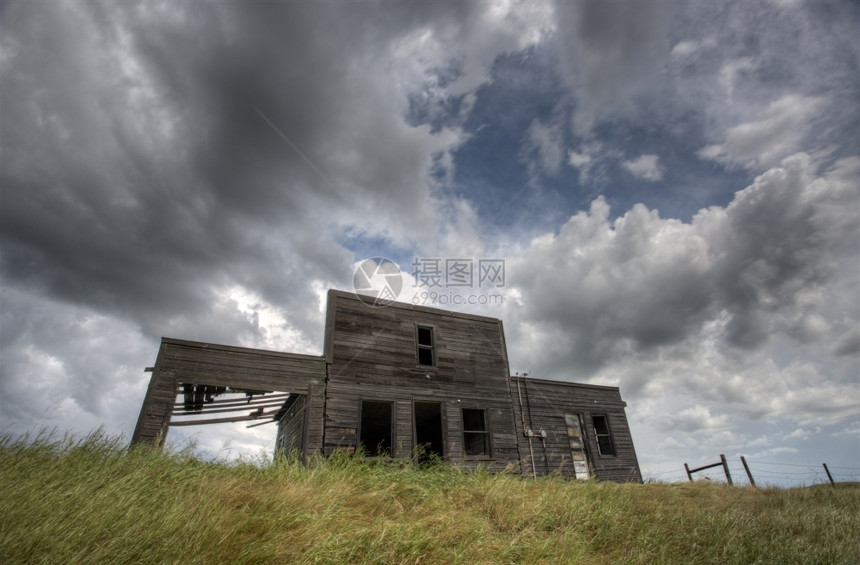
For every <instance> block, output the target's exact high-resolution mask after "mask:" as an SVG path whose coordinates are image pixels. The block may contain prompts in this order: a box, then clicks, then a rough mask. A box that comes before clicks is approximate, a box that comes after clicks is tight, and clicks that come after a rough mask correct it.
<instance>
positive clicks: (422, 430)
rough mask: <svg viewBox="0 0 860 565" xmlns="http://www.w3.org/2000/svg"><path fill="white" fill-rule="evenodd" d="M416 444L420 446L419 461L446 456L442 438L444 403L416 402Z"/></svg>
mask: <svg viewBox="0 0 860 565" xmlns="http://www.w3.org/2000/svg"><path fill="white" fill-rule="evenodd" d="M415 445H416V446H417V447H418V462H419V463H423V462H425V461H427V460H429V459H431V458H432V457H434V456H435V457H439V458H441V457H444V455H445V448H444V445H445V444H444V441H443V440H442V405H441V404H440V403H439V402H416V403H415Z"/></svg>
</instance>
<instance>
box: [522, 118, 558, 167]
mask: <svg viewBox="0 0 860 565" xmlns="http://www.w3.org/2000/svg"><path fill="white" fill-rule="evenodd" d="M526 136H527V137H526V141H525V147H524V152H525V154H526V161H527V166H528V170H529V175H530V176H531V177H532V178H536V177H537V176H539V175H548V176H555V175H557V174H558V172H559V170H560V169H561V165H562V162H563V160H564V144H563V138H562V131H561V126H560V124H546V123H543V122H541V121H539V120H533V121H532V123H531V125H530V126H529V129H528V132H527V134H526Z"/></svg>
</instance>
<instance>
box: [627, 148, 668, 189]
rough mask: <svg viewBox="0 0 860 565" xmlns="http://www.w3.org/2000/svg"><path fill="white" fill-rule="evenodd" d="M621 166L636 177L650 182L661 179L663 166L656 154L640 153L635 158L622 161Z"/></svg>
mask: <svg viewBox="0 0 860 565" xmlns="http://www.w3.org/2000/svg"><path fill="white" fill-rule="evenodd" d="M621 166H622V167H624V168H625V169H627V171H628V172H630V174H631V175H633V176H634V177H636V178H638V179H642V180H647V181H650V182H655V181H658V180H662V179H663V167H662V166H661V165H660V157H658V156H657V155H640V156H639V157H637V158H636V159H632V160H630V161H623V162H622V163H621Z"/></svg>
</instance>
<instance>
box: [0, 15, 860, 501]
mask: <svg viewBox="0 0 860 565" xmlns="http://www.w3.org/2000/svg"><path fill="white" fill-rule="evenodd" d="M857 29H860V5H858V4H857V3H856V2H850V1H845V2H841V1H827V0H820V1H809V2H800V1H762V2H730V1H720V2H702V1H690V2H684V1H680V0H679V1H673V2H654V3H650V2H638V1H637V2H626V1H618V2H581V3H579V2H555V3H553V2H541V1H534V2H474V3H460V2H438V3H436V2H378V1H366V2H339V1H333V2H277V1H275V2H253V3H248V2H229V1H228V2H212V3H209V2H175V3H174V2H171V3H165V2H137V1H128V2H100V1H96V0H92V1H86V2H61V1H50V2H23V1H14V0H13V1H5V2H3V3H2V4H0V309H2V310H1V311H2V321H1V322H0V324H2V325H0V359H2V363H0V433H12V434H21V433H26V432H27V431H31V430H38V429H42V428H49V429H57V430H58V431H59V432H60V433H65V432H73V433H87V432H89V431H91V430H93V429H95V428H98V427H99V426H102V427H103V428H104V430H105V431H106V432H107V433H109V434H122V435H124V436H125V437H127V438H128V437H130V435H131V433H132V431H133V429H134V425H135V422H136V420H137V416H138V413H139V410H140V405H141V403H142V401H143V396H144V392H145V389H146V385H147V383H148V378H149V374H147V373H144V371H143V369H144V368H145V367H147V366H151V365H153V364H154V362H155V356H156V353H157V350H158V344H159V340H160V338H161V337H162V336H168V337H174V338H180V339H188V340H198V341H206V342H213V343H224V344H233V345H243V346H248V347H258V348H264V349H272V350H279V351H290V352H297V353H309V354H321V352H322V345H323V324H324V311H325V294H326V290H327V289H329V288H337V289H342V290H348V291H349V290H352V289H353V280H354V279H353V276H354V273H355V271H356V267H357V266H359V265H360V264H361V262H362V261H363V260H364V259H367V258H372V257H383V258H387V259H389V260H390V261H392V262H394V263H395V264H397V265H398V266H399V268H400V270H401V272H402V273H403V275H402V277H403V288H402V294H400V296H399V299H400V300H403V301H406V302H417V303H422V304H425V305H428V306H437V307H441V308H446V309H453V310H458V311H464V312H474V313H479V314H483V315H487V316H492V317H494V318H499V319H501V320H503V323H504V327H505V332H506V341H507V348H508V355H509V358H510V363H511V371H512V373H520V374H522V373H528V374H529V375H530V376H532V377H537V378H544V379H556V380H568V381H576V382H587V383H597V384H605V385H613V386H618V387H620V389H621V394H622V396H623V398H624V399H625V400H626V401H627V403H628V407H627V415H628V419H629V422H630V426H631V430H632V434H633V439H634V442H635V445H636V450H637V455H638V457H639V461H640V464H641V466H642V470H643V473H644V475H645V476H646V478H650V479H655V480H667V481H672V480H679V479H683V478H685V475H684V472H683V464H684V463H685V462H687V463H689V464H690V466H691V467H695V466H698V465H704V464H708V463H713V462H715V461H718V460H719V454H721V453H724V454H725V455H726V456H727V458H728V459H729V460H730V461H731V462H732V465H734V466H735V469H737V468H738V467H739V463H738V460H739V457H740V456H741V455H744V456H745V457H746V458H747V460H748V461H750V462H752V463H753V464H754V466H753V468H754V469H755V470H756V472H760V473H762V477H760V479H759V481H760V482H765V481H768V480H769V481H770V482H773V483H781V484H790V483H792V481H794V482H795V483H796V482H798V481H801V482H803V481H805V482H811V481H813V480H818V479H820V472H821V471H822V469H821V463H827V464H828V465H829V466H830V468H831V470H833V471H834V474H835V475H836V477H837V479H839V478H842V479H850V478H853V479H854V480H858V477H860V261H858V259H860V139H858V132H860V111H859V110H858V108H860V68H858V67H860V42H858V41H857V39H856V35H857V33H856V30H857ZM457 260H460V265H461V266H462V265H463V264H466V265H469V266H471V267H472V268H474V269H475V273H476V275H475V279H474V280H472V281H471V282H470V285H461V286H456V285H455V284H454V283H455V282H457V280H459V282H460V283H462V282H463V281H462V279H456V278H455V277H452V278H451V279H450V280H448V279H443V280H442V284H441V285H440V284H436V285H435V286H431V285H430V284H429V283H432V282H433V280H431V279H430V278H427V277H423V276H422V275H426V274H427V272H428V268H429V266H432V265H441V266H444V267H445V268H447V267H448V265H453V264H454V263H456V261H457ZM481 261H484V263H481ZM499 261H502V262H503V265H504V276H503V277H502V278H499V277H495V278H494V279H492V280H484V281H480V280H478V279H480V277H479V276H478V275H477V273H478V270H479V267H480V265H496V266H499V265H500V264H501V263H499ZM445 274H449V273H448V271H445ZM437 282H438V280H437ZM274 432H275V430H274V426H273V425H270V426H260V427H256V428H252V429H246V428H245V427H244V426H243V425H241V424H234V425H230V426H204V427H200V428H177V429H174V430H171V432H170V439H171V440H173V441H175V442H183V441H194V442H196V445H197V449H198V450H199V451H200V453H201V454H204V455H205V456H213V457H223V458H231V457H237V456H239V457H243V456H247V454H255V453H256V454H259V453H265V452H266V451H267V450H268V451H269V452H270V451H271V449H272V447H273V445H274ZM755 464H759V466H758V467H756V466H755ZM765 465H771V467H766V466H765ZM809 469H817V471H812V470H809ZM767 473H770V474H769V475H767ZM792 473H794V474H792ZM801 473H805V474H803V475H801ZM815 473H819V474H815Z"/></svg>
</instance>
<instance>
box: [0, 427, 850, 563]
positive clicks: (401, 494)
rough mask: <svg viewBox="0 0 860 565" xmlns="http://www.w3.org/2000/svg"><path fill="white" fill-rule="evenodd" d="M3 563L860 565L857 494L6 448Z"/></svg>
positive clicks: (1, 458) (105, 445)
mask: <svg viewBox="0 0 860 565" xmlns="http://www.w3.org/2000/svg"><path fill="white" fill-rule="evenodd" d="M0 485H2V488H0V563H3V564H7V563H8V564H18V563H63V564H67V563H111V564H115V563H201V564H202V563H205V564H210V563H421V564H427V563H469V564H472V563H643V564H644V563H647V564H655V563H685V564H688V563H810V564H813V563H814V564H822V563H846V564H857V563H860V488H857V487H856V486H854V487H848V488H832V487H830V486H816V487H810V488H797V489H754V488H751V487H728V486H725V485H720V484H708V483H707V482H700V483H695V484H645V485H640V484H627V485H617V484H609V483H596V482H588V483H580V482H571V481H565V480H562V479H559V478H553V477H548V478H544V479H539V480H529V479H523V478H521V477H519V476H515V475H510V474H497V475H490V474H487V473H483V472H477V473H467V472H460V471H457V470H456V469H451V468H448V467H446V466H444V465H436V466H431V467H430V468H426V469H420V470H419V469H415V468H413V467H412V466H411V465H405V464H404V465H395V464H390V463H388V464H386V463H375V464H374V463H364V462H361V461H360V460H358V459H356V458H350V457H347V456H342V457H334V458H330V459H328V460H315V461H312V462H311V464H310V465H309V466H308V467H304V466H302V465H301V464H299V463H297V462H296V461H291V460H288V459H280V460H276V461H274V462H255V463H254V464H251V463H232V464H226V463H211V462H201V461H199V460H196V459H195V458H193V457H192V456H191V451H190V450H184V451H179V452H176V451H174V452H173V453H163V452H160V451H153V450H147V449H139V450H132V451H129V450H128V449H126V448H125V446H124V445H123V443H122V442H121V440H120V439H118V438H110V437H106V436H105V435H103V434H101V433H94V434H92V435H90V436H88V437H86V438H74V437H65V438H58V437H56V436H53V435H51V434H41V435H40V436H37V437H24V438H21V437H11V436H3V437H0Z"/></svg>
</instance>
